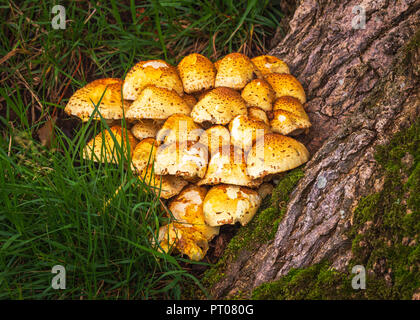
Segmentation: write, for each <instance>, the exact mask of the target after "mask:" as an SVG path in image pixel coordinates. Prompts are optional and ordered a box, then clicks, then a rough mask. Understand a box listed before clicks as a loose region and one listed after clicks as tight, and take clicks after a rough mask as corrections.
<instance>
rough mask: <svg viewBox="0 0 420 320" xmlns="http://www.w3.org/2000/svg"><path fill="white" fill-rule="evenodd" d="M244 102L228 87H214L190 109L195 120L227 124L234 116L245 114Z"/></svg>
mask: <svg viewBox="0 0 420 320" xmlns="http://www.w3.org/2000/svg"><path fill="white" fill-rule="evenodd" d="M246 113H247V109H246V104H245V101H244V99H242V97H241V95H240V94H239V93H238V92H236V91H235V90H233V89H230V88H224V87H220V88H216V89H213V90H211V91H210V92H208V93H207V94H206V95H205V96H204V97H203V98H201V100H200V101H198V102H197V104H196V105H195V106H194V108H193V110H192V111H191V117H192V118H193V119H194V121H195V122H198V123H203V122H206V121H208V122H211V123H213V124H223V125H224V124H228V123H229V122H230V121H231V120H232V119H233V118H234V117H235V116H237V115H240V114H246Z"/></svg>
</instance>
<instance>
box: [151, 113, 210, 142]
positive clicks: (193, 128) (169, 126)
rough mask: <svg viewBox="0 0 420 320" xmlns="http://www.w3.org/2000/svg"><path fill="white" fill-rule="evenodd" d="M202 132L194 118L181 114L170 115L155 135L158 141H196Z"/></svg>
mask: <svg viewBox="0 0 420 320" xmlns="http://www.w3.org/2000/svg"><path fill="white" fill-rule="evenodd" d="M203 132H204V130H203V129H201V127H200V126H199V125H198V124H196V123H195V122H194V120H193V119H192V118H191V117H189V116H186V115H183V114H174V115H172V116H170V117H169V118H168V119H167V120H166V121H165V123H164V124H163V126H162V128H161V129H160V130H159V132H158V133H157V135H156V140H157V141H158V142H159V143H164V144H170V143H172V142H184V141H198V140H199V138H200V135H201V134H202V133H203Z"/></svg>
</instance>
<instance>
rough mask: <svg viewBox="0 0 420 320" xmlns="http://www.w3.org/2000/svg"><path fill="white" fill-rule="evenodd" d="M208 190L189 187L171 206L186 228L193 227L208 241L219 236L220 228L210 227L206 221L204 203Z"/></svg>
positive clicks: (177, 218) (194, 186) (193, 186)
mask: <svg viewBox="0 0 420 320" xmlns="http://www.w3.org/2000/svg"><path fill="white" fill-rule="evenodd" d="M206 193H207V189H206V188H205V187H199V186H196V185H189V186H188V187H186V188H185V189H183V190H182V191H181V193H180V194H179V195H178V196H177V197H176V198H174V199H173V200H172V201H171V203H170V204H169V210H170V211H171V213H172V215H173V216H174V218H175V219H176V222H177V223H178V222H179V223H182V224H183V226H184V227H186V228H187V227H192V228H194V229H196V230H198V231H199V232H201V233H202V234H203V236H204V238H206V240H207V241H210V240H211V239H213V237H214V236H216V235H218V234H219V227H210V226H209V225H207V224H206V222H205V221H204V213H203V203H204V198H205V196H206Z"/></svg>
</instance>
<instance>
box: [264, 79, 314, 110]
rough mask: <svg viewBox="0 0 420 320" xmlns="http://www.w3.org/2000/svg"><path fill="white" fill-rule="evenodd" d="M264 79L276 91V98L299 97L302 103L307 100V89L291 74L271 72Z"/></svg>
mask: <svg viewBox="0 0 420 320" xmlns="http://www.w3.org/2000/svg"><path fill="white" fill-rule="evenodd" d="M264 79H265V80H266V81H267V82H268V83H269V84H270V85H271V87H272V88H273V90H274V91H275V92H276V98H280V97H283V96H291V97H295V98H297V99H298V100H299V101H300V102H301V103H302V104H304V103H305V102H306V95H305V90H303V87H302V85H301V84H300V82H299V81H298V80H297V79H296V78H295V77H294V76H292V75H291V74H279V73H270V74H268V75H266V76H265V78H264Z"/></svg>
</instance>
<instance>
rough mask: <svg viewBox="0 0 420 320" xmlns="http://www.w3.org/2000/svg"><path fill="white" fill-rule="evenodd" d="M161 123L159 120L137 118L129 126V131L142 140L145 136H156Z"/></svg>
mask: <svg viewBox="0 0 420 320" xmlns="http://www.w3.org/2000/svg"><path fill="white" fill-rule="evenodd" d="M161 126H162V123H161V122H160V121H156V120H151V119H142V120H139V121H138V122H136V123H135V124H134V126H132V127H131V133H132V134H133V135H134V136H135V137H136V138H137V139H138V140H143V139H146V138H154V137H156V133H157V132H158V131H159V129H160V127H161Z"/></svg>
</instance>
